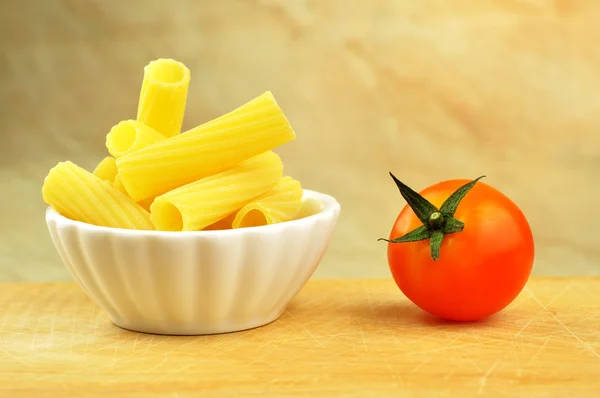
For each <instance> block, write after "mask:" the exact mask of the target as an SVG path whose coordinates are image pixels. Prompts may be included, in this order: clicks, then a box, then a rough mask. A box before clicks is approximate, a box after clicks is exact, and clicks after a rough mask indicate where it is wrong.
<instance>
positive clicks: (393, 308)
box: [0, 278, 600, 398]
mask: <svg viewBox="0 0 600 398" xmlns="http://www.w3.org/2000/svg"><path fill="white" fill-rule="evenodd" d="M107 393H109V396H110V397H140V398H141V397H144V398H148V397H191V396H202V397H227V396H235V397H245V396H295V397H298V396H313V397H325V396H327V397H432V398H433V397H436V398H438V397H445V396H456V397H470V396H485V397H550V396H552V397H567V396H568V397H598V396H600V279H599V278H596V279H594V278H586V279H575V278H560V279H534V280H532V281H531V282H530V283H529V285H528V286H527V288H526V289H525V290H524V291H523V293H522V294H521V295H520V296H519V297H518V299H517V300H516V301H515V302H514V303H513V304H512V305H511V307H510V308H509V309H507V310H505V311H504V312H503V313H501V314H499V315H497V316H495V317H493V318H491V319H489V320H487V321H484V322H479V323H470V324H456V323H448V322H441V321H438V320H436V319H433V318H431V317H429V316H427V315H425V314H424V313H422V312H421V311H420V310H418V309H417V308H415V307H414V306H413V305H412V304H411V303H409V302H408V301H407V300H406V299H405V298H404V297H403V296H402V295H401V294H400V292H399V290H398V289H397V288H396V286H395V285H394V283H393V282H392V281H391V280H329V281H328V280H316V281H311V282H309V283H308V285H307V286H306V287H305V288H304V289H303V290H302V292H301V293H300V294H299V295H298V296H297V297H296V299H295V300H294V301H293V303H292V304H291V305H290V307H289V308H288V310H287V311H286V312H285V313H284V314H283V316H282V317H281V318H280V319H279V320H277V321H275V322H273V323H272V324H270V325H267V326H265V327H262V328H258V329H254V330H250V331H245V332H239V333H233V334H226V335H214V336H197V337H171V336H154V335H146V334H139V333H134V332H129V331H126V330H122V329H119V328H118V327H116V326H114V325H112V324H111V323H110V322H109V321H108V320H107V317H106V316H105V315H104V313H103V312H102V310H101V309H99V308H98V307H97V306H95V305H94V304H93V303H92V302H91V301H90V300H89V299H88V298H87V296H85V294H84V293H83V292H82V291H81V290H80V289H79V288H78V287H77V286H76V285H74V284H70V283H64V284H3V285H1V284H0V396H6V397H46V396H48V397H75V396H82V397H92V396H104V395H103V394H107Z"/></svg>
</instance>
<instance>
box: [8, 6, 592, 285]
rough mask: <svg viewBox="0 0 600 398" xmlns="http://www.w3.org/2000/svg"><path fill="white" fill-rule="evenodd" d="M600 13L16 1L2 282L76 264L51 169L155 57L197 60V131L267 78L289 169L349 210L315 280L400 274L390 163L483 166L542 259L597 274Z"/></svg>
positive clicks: (436, 171) (85, 143)
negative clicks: (58, 242)
mask: <svg viewBox="0 0 600 398" xmlns="http://www.w3.org/2000/svg"><path fill="white" fill-rule="evenodd" d="M599 20H600V2H597V1H594V0H589V1H583V0H562V1H558V0H556V1H550V0H548V1H543V0H537V1H533V0H531V1H525V0H522V1H517V0H512V1H511V0H502V1H501V0H497V1H483V0H469V1H467V0H463V1H461V0H456V1H448V2H446V1H434V0H422V1H416V0H397V1H394V0H389V1H383V0H378V1H367V0H355V1H351V0H348V1H343V0H339V1H335V0H320V1H301V0H287V1H284V0H281V1H225V0H224V1H217V0H203V1H199V0H173V1H158V0H128V1H118V0H106V1H100V0H96V1H80V0H71V1H68V0H62V1H60V0H3V1H1V2H0V139H1V141H0V142H1V145H0V187H1V188H0V189H1V191H2V196H0V198H1V199H0V200H1V201H2V206H0V279H1V280H57V279H66V278H68V276H67V274H66V272H65V271H64V269H63V267H62V265H61V264H60V261H59V259H58V256H57V255H56V254H55V251H54V248H53V247H52V244H51V242H50V238H49V236H48V234H47V231H46V227H45V224H44V221H43V212H44V205H43V203H42V202H41V198H40V187H41V183H42V179H43V177H44V175H45V173H46V172H47V170H48V169H49V168H50V167H52V166H53V165H54V164H56V163H57V162H58V161H60V160H64V159H71V160H73V161H75V162H77V163H79V164H80V165H82V166H85V167H90V168H91V167H92V166H93V165H94V164H95V163H96V162H97V161H98V160H100V159H101V157H102V156H103V155H104V148H103V143H104V137H105V134H106V133H107V131H108V130H109V128H110V127H111V126H112V125H113V124H115V123H117V122H118V121H119V120H122V119H125V118H132V117H134V116H135V109H136V101H137V95H138V93H139V86H140V82H141V73H142V68H143V66H144V65H145V64H146V63H147V62H148V61H150V60H152V59H154V58H158V57H173V58H176V59H178V60H181V61H183V62H185V63H186V64H187V65H188V66H189V67H190V69H191V70H192V83H191V86H190V95H189V101H188V108H187V116H186V120H185V122H184V124H185V126H184V127H186V128H189V127H192V126H194V125H197V124H199V123H202V122H204V121H206V120H208V119H210V118H213V117H216V116H218V115H220V114H221V113H223V112H226V111H228V110H230V109H232V108H233V107H236V106H238V105H240V104H241V103H243V102H245V101H247V100H249V99H250V98H252V97H254V96H255V95H257V94H260V93H262V92H263V91H265V90H272V91H273V93H274V94H275V96H276V98H277V99H278V100H279V102H280V104H281V106H282V107H283V108H284V110H285V111H286V113H287V114H288V116H289V118H290V120H291V122H292V124H293V125H294V127H295V129H296V131H297V134H298V139H297V140H296V141H295V142H293V143H291V144H288V145H286V146H285V147H284V148H282V149H281V150H280V151H279V153H280V154H281V155H282V156H283V159H284V161H285V164H286V168H287V172H288V173H289V174H291V175H293V176H295V177H297V178H299V179H300V180H301V181H302V182H303V183H304V185H305V187H307V188H312V189H316V190H321V191H325V192H327V193H330V194H332V195H334V196H336V197H337V198H338V199H339V201H340V202H341V204H342V206H343V212H342V216H341V219H340V222H339V224H338V228H337V231H336V234H335V236H334V239H333V242H332V244H331V248H330V250H329V252H328V254H327V256H326V257H325V259H324V261H323V263H322V266H321V268H320V269H319V271H318V272H317V276H320V277H324V276H340V277H356V276H374V277H376V276H387V275H388V270H387V264H386V258H385V245H384V244H383V243H382V242H377V241H376V238H378V237H380V236H386V235H387V234H388V232H389V229H390V227H391V224H392V223H393V220H394V218H395V216H396V214H397V212H398V211H399V210H400V208H401V207H402V206H403V202H402V201H401V198H400V196H399V194H398V193H397V191H396V188H395V187H394V185H393V183H392V181H391V180H390V179H389V177H388V174H387V172H388V170H393V171H394V172H395V173H397V175H399V176H400V177H401V178H403V179H404V180H405V181H406V182H407V183H409V184H410V185H412V186H414V187H415V188H422V187H424V186H426V185H428V184H431V183H434V182H436V181H438V180H441V179H448V178H456V177H468V178H469V177H475V176H478V175H480V174H486V175H487V176H488V177H487V179H486V182H488V183H490V184H493V185H495V186H496V187H498V188H500V189H501V190H503V191H504V192H505V193H506V194H508V195H509V196H510V197H512V198H513V199H514V200H515V201H516V202H517V203H518V204H519V205H520V206H521V207H522V208H523V210H524V211H525V213H526V214H527V216H528V218H529V220H530V222H531V224H532V226H533V229H534V233H535V236H536V240H537V260H536V265H535V273H537V274H552V275H556V274H596V275H598V274H600V248H599V246H598V243H597V242H598V241H599V238H600V232H599V231H600V229H599V228H598V224H597V222H596V221H594V218H595V217H597V214H596V213H597V210H596V209H597V203H598V201H600V184H599V182H600V178H599V177H598V172H599V171H600V46H599V45H598V43H600V24H599V23H598V21H599Z"/></svg>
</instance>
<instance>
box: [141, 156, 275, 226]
mask: <svg viewBox="0 0 600 398" xmlns="http://www.w3.org/2000/svg"><path fill="white" fill-rule="evenodd" d="M282 173H283V164H282V163H281V159H280V158H279V156H278V155H277V154H275V153H274V152H272V151H268V152H265V153H262V154H260V155H258V156H255V157H253V158H250V159H248V160H246V161H244V162H242V163H240V164H238V165H237V166H235V167H233V168H231V169H229V170H226V171H223V172H221V173H218V174H215V175H211V176H209V177H206V178H203V179H201V180H199V181H196V182H193V183H191V184H188V185H184V186H182V187H180V188H177V189H175V190H173V191H171V192H168V193H166V194H164V195H161V196H159V197H157V198H156V199H155V200H154V203H152V206H150V214H151V218H152V222H153V223H154V226H155V228H156V229H157V230H166V231H193V230H201V229H204V228H205V227H207V226H209V225H211V224H214V223H215V222H217V221H218V220H221V219H223V218H225V217H226V216H228V215H230V214H231V213H233V212H235V211H236V210H238V209H240V208H241V207H243V206H244V205H245V204H246V203H248V202H250V201H252V200H253V199H254V198H256V197H258V196H260V195H262V194H264V193H265V192H268V191H269V190H270V189H271V188H273V187H274V186H275V185H276V184H277V182H278V181H279V179H280V178H281V176H282Z"/></svg>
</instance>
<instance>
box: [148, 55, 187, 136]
mask: <svg viewBox="0 0 600 398" xmlns="http://www.w3.org/2000/svg"><path fill="white" fill-rule="evenodd" d="M189 85H190V70H189V69H188V68H187V67H186V66H185V65H184V64H182V63H181V62H177V61H175V60H173V59H163V58H160V59H157V60H155V61H152V62H150V63H149V64H148V65H146V66H145V67H144V79H143V81H142V89H141V92H140V99H139V102H138V111H137V120H138V121H139V122H141V123H143V124H145V125H146V126H149V127H151V128H153V129H154V130H156V131H157V132H159V133H160V134H162V135H164V136H166V137H173V136H174V135H177V134H179V133H180V132H181V124H182V122H183V115H184V113H185V104H186V102H187V94H188V88H189Z"/></svg>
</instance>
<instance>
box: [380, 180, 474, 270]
mask: <svg viewBox="0 0 600 398" xmlns="http://www.w3.org/2000/svg"><path fill="white" fill-rule="evenodd" d="M390 176H391V177H392V179H393V180H394V182H395V183H396V186H397V187H398V190H400V194H401V195H402V197H403V198H404V200H406V203H407V204H408V205H409V206H410V208H411V209H412V210H413V211H414V212H415V215H416V216H417V218H418V219H419V220H420V221H421V222H422V223H423V225H421V226H420V227H417V228H415V229H413V230H412V231H410V232H408V233H407V234H405V235H403V236H400V237H398V238H394V239H391V240H389V239H384V238H379V239H378V240H383V241H386V242H389V243H406V242H417V241H421V240H426V239H429V251H430V255H431V258H432V260H433V261H436V260H438V259H439V258H440V247H441V246H442V242H443V240H444V236H445V235H448V234H454V233H457V232H461V231H462V230H463V229H464V228H465V224H464V223H463V222H462V221H460V220H458V219H456V218H454V213H456V209H457V208H458V205H459V204H460V201H461V200H463V198H464V197H465V195H466V194H467V193H469V191H470V190H471V188H473V187H474V186H475V184H476V183H477V181H479V180H480V179H482V178H484V177H485V176H481V177H478V178H476V179H474V180H472V181H470V182H468V183H466V184H465V185H463V186H461V187H460V188H458V189H457V190H456V191H454V192H453V193H452V195H450V196H449V197H448V198H447V199H446V200H445V201H444V203H443V204H442V206H441V207H440V208H439V209H438V208H437V207H435V206H434V205H433V204H432V203H431V202H429V201H428V200H427V199H425V198H424V197H423V196H421V195H420V194H419V193H417V192H415V191H414V190H412V189H411V188H410V187H409V186H407V185H406V184H404V183H403V182H402V181H400V180H398V179H397V178H396V176H394V175H393V174H392V173H391V172H390Z"/></svg>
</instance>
